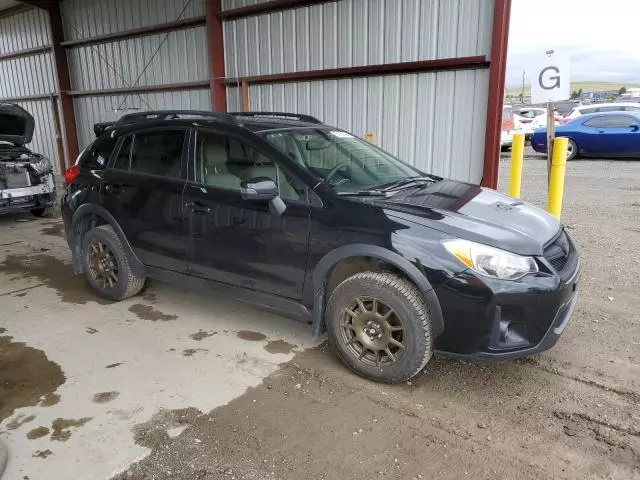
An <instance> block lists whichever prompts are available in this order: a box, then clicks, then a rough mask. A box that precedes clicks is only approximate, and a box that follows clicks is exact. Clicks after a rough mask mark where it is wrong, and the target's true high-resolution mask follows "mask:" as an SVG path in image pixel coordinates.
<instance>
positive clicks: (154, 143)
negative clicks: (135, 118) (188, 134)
mask: <svg viewBox="0 0 640 480" xmlns="http://www.w3.org/2000/svg"><path fill="white" fill-rule="evenodd" d="M184 139H185V131H159V132H142V133H136V134H135V136H134V137H133V147H132V149H131V164H130V170H131V171H132V172H136V173H146V174H149V175H159V176H163V177H174V178H179V177H180V170H181V165H182V149H183V148H184Z"/></svg>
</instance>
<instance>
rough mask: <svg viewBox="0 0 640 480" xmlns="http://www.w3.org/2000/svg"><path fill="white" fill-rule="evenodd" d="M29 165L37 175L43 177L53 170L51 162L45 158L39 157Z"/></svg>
mask: <svg viewBox="0 0 640 480" xmlns="http://www.w3.org/2000/svg"><path fill="white" fill-rule="evenodd" d="M30 163H31V166H32V167H33V169H34V170H35V171H36V173H37V174H38V175H44V174H45V173H49V172H51V171H52V170H53V167H52V165H51V162H50V161H49V159H48V158H47V157H40V158H38V159H37V160H32V161H31V162H30Z"/></svg>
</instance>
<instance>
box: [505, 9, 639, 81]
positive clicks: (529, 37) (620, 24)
mask: <svg viewBox="0 0 640 480" xmlns="http://www.w3.org/2000/svg"><path fill="white" fill-rule="evenodd" d="M548 49H554V50H556V51H563V52H566V53H567V54H568V55H569V57H570V59H571V80H572V81H580V80H597V81H611V82H622V83H625V82H628V83H640V0H512V6H511V25H510V27H509V54H508V59H507V86H508V87H514V86H519V85H520V84H521V83H522V71H523V70H525V72H526V71H527V68H528V67H529V68H530V65H531V64H532V62H534V59H535V58H536V56H540V55H543V54H544V52H545V51H546V50H548ZM525 81H526V82H527V84H528V83H529V82H530V79H529V76H528V75H527V74H525Z"/></svg>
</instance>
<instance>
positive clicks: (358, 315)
mask: <svg viewBox="0 0 640 480" xmlns="http://www.w3.org/2000/svg"><path fill="white" fill-rule="evenodd" d="M340 329H341V332H342V335H341V338H342V341H343V342H344V343H345V345H346V346H347V348H348V349H349V351H350V352H351V354H352V355H354V356H355V357H356V358H357V359H358V360H360V361H361V362H362V363H364V364H366V365H370V366H374V367H386V366H389V365H393V364H394V363H396V362H397V361H398V360H400V358H402V356H403V355H404V352H405V350H406V332H405V328H404V325H403V324H402V320H401V319H400V317H399V316H398V315H397V314H396V312H395V311H394V310H393V309H392V308H391V307H390V306H389V305H387V304H386V303H384V302H383V301H381V300H380V299H378V298H375V297H364V296H363V297H357V298H355V299H353V301H352V302H351V304H350V305H349V306H348V307H347V308H345V309H344V310H343V311H342V318H341V319H340Z"/></svg>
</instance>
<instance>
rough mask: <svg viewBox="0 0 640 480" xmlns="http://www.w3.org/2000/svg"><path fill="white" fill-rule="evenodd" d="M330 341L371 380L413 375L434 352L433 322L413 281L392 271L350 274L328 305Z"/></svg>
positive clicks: (391, 380)
mask: <svg viewBox="0 0 640 480" xmlns="http://www.w3.org/2000/svg"><path fill="white" fill-rule="evenodd" d="M326 315H327V316H326V321H327V330H328V335H329V344H330V346H331V348H332V349H333V350H334V351H335V352H336V355H337V356H338V358H339V359H340V360H341V361H342V362H343V363H344V364H345V365H347V366H348V367H349V368H351V369H352V370H353V371H355V372H356V373H357V374H359V375H361V376H363V377H366V378H369V379H371V380H375V381H379V382H386V383H397V382H402V381H406V380H408V379H410V378H411V377H413V376H414V375H416V374H417V373H419V372H420V371H421V370H422V369H423V368H424V366H425V365H426V364H427V362H428V361H429V359H430V358H431V354H432V337H431V322H430V319H429V312H428V309H427V306H426V305H425V303H424V299H423V298H422V295H421V294H420V292H419V291H418V289H417V288H416V287H415V285H414V284H413V283H411V282H410V281H408V280H407V279H405V278H403V277H401V276H399V275H396V274H393V273H388V272H362V273H358V274H356V275H353V276H352V277H349V278H347V279H346V280H345V281H343V282H342V283H341V284H340V285H338V286H337V287H336V289H335V290H334V291H333V293H332V294H331V297H330V298H329V302H328V305H327V314H326Z"/></svg>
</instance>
